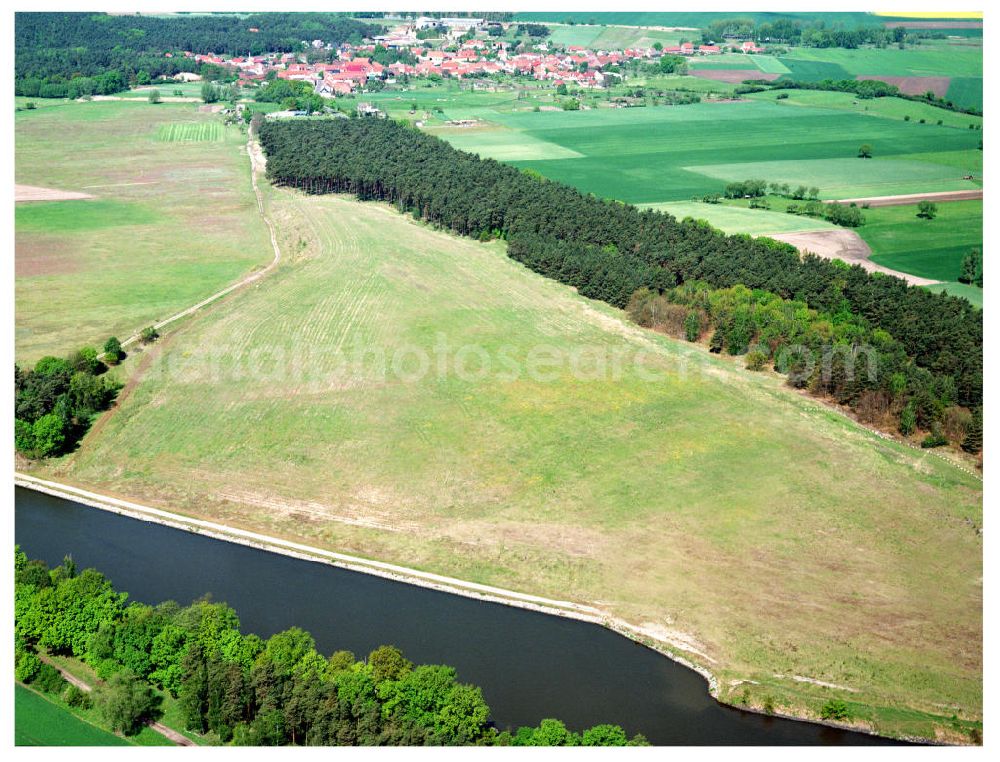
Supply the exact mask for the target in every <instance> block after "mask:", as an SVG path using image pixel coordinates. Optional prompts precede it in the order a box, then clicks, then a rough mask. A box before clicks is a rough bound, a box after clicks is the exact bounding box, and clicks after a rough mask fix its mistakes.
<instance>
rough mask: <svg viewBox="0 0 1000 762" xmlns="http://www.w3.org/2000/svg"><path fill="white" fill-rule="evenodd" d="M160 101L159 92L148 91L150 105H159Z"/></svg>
mask: <svg viewBox="0 0 1000 762" xmlns="http://www.w3.org/2000/svg"><path fill="white" fill-rule="evenodd" d="M161 100H162V99H161V98H160V91H159V90H150V91H149V102H150V103H159V102H160V101H161Z"/></svg>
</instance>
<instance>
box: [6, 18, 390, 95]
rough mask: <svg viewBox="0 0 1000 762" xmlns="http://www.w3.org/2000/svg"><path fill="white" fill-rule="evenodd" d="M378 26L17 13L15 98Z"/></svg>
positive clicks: (110, 86) (169, 72) (123, 80)
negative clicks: (193, 55)
mask: <svg viewBox="0 0 1000 762" xmlns="http://www.w3.org/2000/svg"><path fill="white" fill-rule="evenodd" d="M252 29H254V30H257V31H251V30H252ZM381 29H382V27H381V26H376V25H372V24H367V23H364V22H361V21H357V20H354V19H350V18H346V17H344V16H343V15H340V14H335V13H255V14H251V15H249V16H239V15H235V14H207V15H177V16H167V17H164V16H143V15H140V14H134V15H130V14H122V15H108V14H104V13H17V14H15V27H14V46H15V47H14V49H15V56H14V71H15V77H16V79H15V93H16V94H19V95H29V96H41V97H43V98H44V97H59V98H62V97H67V96H68V97H79V96H81V95H91V94H94V93H97V94H108V93H114V92H118V91H120V90H124V89H125V88H127V87H128V86H129V85H130V84H136V83H140V84H141V83H148V82H149V81H151V80H155V79H157V78H160V77H167V76H173V75H174V74H177V73H178V72H181V71H194V72H202V66H201V65H200V64H198V63H197V62H195V61H194V60H193V59H188V58H185V57H184V56H180V55H173V56H171V57H169V58H168V57H166V56H165V53H169V52H173V53H175V54H176V53H178V52H180V51H184V50H188V51H191V52H194V53H216V54H223V53H227V54H231V55H246V54H247V53H250V54H251V55H260V54H262V53H266V52H272V51H278V52H290V51H297V50H300V49H301V48H302V42H303V41H309V40H313V39H321V40H323V41H324V42H329V43H333V44H334V45H339V44H340V43H342V42H348V41H351V42H359V41H360V40H361V39H362V38H363V37H367V36H370V35H373V34H377V33H378V32H379V31H380V30H381ZM215 69H216V71H221V70H219V69H218V67H215ZM202 73H204V72H202Z"/></svg>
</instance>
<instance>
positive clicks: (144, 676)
mask: <svg viewBox="0 0 1000 762" xmlns="http://www.w3.org/2000/svg"><path fill="white" fill-rule="evenodd" d="M14 582H15V593H14V609H15V618H14V645H15V664H14V668H15V677H16V679H18V680H20V681H22V682H24V683H28V684H31V683H34V684H35V685H36V687H38V688H40V689H41V690H45V691H48V692H62V691H63V690H65V691H67V695H65V700H66V701H67V703H71V702H72V701H79V700H80V698H79V696H77V695H75V694H72V691H70V690H69V689H68V688H67V687H66V686H65V685H64V684H63V683H62V682H61V681H60V679H59V676H58V673H57V672H55V670H53V668H52V667H50V666H49V665H47V664H45V663H44V662H43V661H42V660H41V659H40V658H39V654H40V653H44V652H48V653H52V654H64V655H72V656H75V657H77V658H80V659H82V660H83V661H85V662H86V663H87V664H88V665H90V666H91V667H92V668H93V669H94V670H95V672H96V673H97V675H98V677H100V678H101V679H102V680H104V681H105V683H106V684H105V685H104V686H103V687H102V688H101V689H100V691H98V693H97V696H96V698H95V700H96V701H97V702H98V704H99V707H100V708H101V709H102V711H103V712H104V715H105V717H106V719H107V720H108V722H109V723H110V724H111V725H112V726H113V727H114V729H115V730H118V731H121V732H124V733H126V734H129V733H135V732H137V731H138V730H139V729H140V728H141V727H142V725H143V724H144V723H145V722H146V721H147V720H149V719H155V718H156V715H157V714H158V711H159V710H158V698H160V697H159V696H158V695H156V694H155V693H154V690H153V689H154V687H155V688H157V689H159V690H161V691H163V692H166V693H169V694H170V696H172V697H174V698H176V699H178V701H179V705H180V709H181V712H182V714H183V718H184V723H185V728H186V729H187V730H190V731H194V732H197V733H200V734H204V735H205V737H206V740H207V741H210V742H215V743H224V744H232V745H235V746H283V745H310V746H313V745H315V746H369V745H383V746H397V745H398V746H403V745H407V746H410V745H485V746H494V745H500V746H509V745H513V746H518V745H523V746H530V745H551V746H625V745H644V744H645V739H644V738H643V737H642V736H638V735H637V736H635V737H633V738H631V739H630V738H629V737H628V736H627V735H626V734H625V732H624V731H623V730H622V729H621V727H619V726H617V725H597V726H594V727H592V728H589V729H587V730H584V731H583V732H582V733H577V732H573V731H570V730H568V729H567V728H566V726H565V725H564V724H563V723H562V722H560V721H558V720H554V719H546V720H543V721H542V722H541V723H540V724H539V725H538V726H537V727H522V728H519V729H517V730H515V731H510V730H503V731H501V730H499V729H497V728H496V727H495V726H494V725H493V724H492V723H491V722H490V709H489V706H488V705H487V704H486V702H485V701H484V699H483V695H482V691H481V690H480V689H479V688H478V687H476V686H474V685H468V684H465V683H460V682H459V681H458V679H457V675H456V673H455V670H454V669H453V668H452V667H448V666H444V665H419V666H418V665H414V664H413V663H412V662H410V661H409V660H408V659H406V657H405V656H404V655H403V654H402V652H401V651H400V650H399V649H398V648H395V647H393V646H380V647H379V648H376V649H375V650H373V651H372V652H371V653H370V654H368V656H367V658H365V659H360V660H359V659H357V658H355V656H354V654H352V653H351V652H349V651H336V652H334V653H333V654H332V655H330V656H324V655H323V654H320V653H319V652H318V651H317V650H316V643H315V641H314V639H313V637H312V636H311V635H310V634H309V633H308V632H306V631H304V630H302V629H299V628H297V627H292V628H290V629H288V630H284V631H282V632H279V633H276V634H274V635H272V636H271V637H269V638H266V639H264V638H260V637H258V636H257V635H253V634H243V633H242V632H241V631H240V620H239V618H238V616H237V615H236V612H235V611H234V610H233V609H231V608H230V607H229V606H227V605H225V604H224V603H214V602H212V601H210V600H208V599H202V600H198V601H195V602H194V603H192V604H191V605H190V606H185V607H182V606H179V605H178V604H177V603H174V602H172V601H168V602H165V603H161V604H159V605H156V606H149V605H145V604H142V603H137V602H134V601H133V602H129V601H128V595H127V593H122V592H118V591H116V590H115V589H114V587H113V586H112V585H111V582H110V581H109V580H108V579H107V578H106V577H104V576H103V575H102V574H101V573H100V572H98V571H97V570H95V569H86V570H84V571H82V572H79V573H78V572H77V569H76V566H75V564H74V563H73V562H72V559H70V558H68V557H67V559H66V560H65V561H64V562H63V564H61V565H60V566H57V567H56V568H54V569H49V568H48V567H47V565H46V564H45V563H44V562H43V561H38V560H29V559H28V557H27V555H26V554H25V553H24V552H23V551H22V550H21V549H20V548H19V547H16V548H15V551H14ZM69 694H72V695H69Z"/></svg>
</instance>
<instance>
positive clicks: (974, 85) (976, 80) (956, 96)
mask: <svg viewBox="0 0 1000 762" xmlns="http://www.w3.org/2000/svg"><path fill="white" fill-rule="evenodd" d="M945 97H946V98H948V100H950V101H954V102H955V103H960V104H962V105H963V106H973V107H975V108H978V109H982V107H983V78H982V77H953V78H952V80H951V84H950V85H949V86H948V93H947V94H946V96H945Z"/></svg>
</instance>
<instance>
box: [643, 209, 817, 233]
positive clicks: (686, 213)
mask: <svg viewBox="0 0 1000 762" xmlns="http://www.w3.org/2000/svg"><path fill="white" fill-rule="evenodd" d="M650 207H651V208H652V209H659V210H660V211H662V212H667V213H668V214H672V215H674V216H675V217H676V218H677V219H684V218H685V217H693V218H695V219H696V220H705V221H707V222H708V223H709V224H710V225H712V226H714V227H717V228H719V230H722V231H724V232H726V233H749V234H750V235H767V234H769V233H796V232H801V231H804V230H833V229H835V228H836V226H835V225H833V224H831V223H829V222H826V221H825V220H816V219H812V218H810V217H800V216H797V215H794V214H785V213H784V212H781V211H769V210H766V209H747V208H744V207H741V206H727V205H725V204H705V203H701V202H697V201H671V202H668V203H665V204H650Z"/></svg>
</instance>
